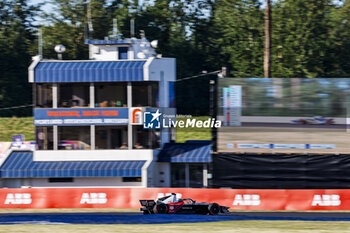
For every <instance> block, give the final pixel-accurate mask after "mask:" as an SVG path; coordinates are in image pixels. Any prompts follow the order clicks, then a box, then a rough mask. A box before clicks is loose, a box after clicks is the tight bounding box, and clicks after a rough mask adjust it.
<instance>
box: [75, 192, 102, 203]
mask: <svg viewBox="0 0 350 233" xmlns="http://www.w3.org/2000/svg"><path fill="white" fill-rule="evenodd" d="M105 203H107V194H106V193H83V195H82V196H81V199H80V204H105Z"/></svg>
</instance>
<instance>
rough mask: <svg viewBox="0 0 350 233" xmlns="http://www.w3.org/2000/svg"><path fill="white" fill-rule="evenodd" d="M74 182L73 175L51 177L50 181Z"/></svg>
mask: <svg viewBox="0 0 350 233" xmlns="http://www.w3.org/2000/svg"><path fill="white" fill-rule="evenodd" d="M68 182H74V179H73V177H63V178H49V183H68Z"/></svg>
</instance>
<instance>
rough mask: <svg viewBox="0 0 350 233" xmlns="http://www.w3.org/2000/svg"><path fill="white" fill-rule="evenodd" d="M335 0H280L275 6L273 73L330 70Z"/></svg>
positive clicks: (316, 73) (312, 73)
mask: <svg viewBox="0 0 350 233" xmlns="http://www.w3.org/2000/svg"><path fill="white" fill-rule="evenodd" d="M331 9H332V3H331V0H309V1H303V0H280V1H278V2H276V3H275V4H274V5H273V9H272V18H273V24H272V44H273V47H272V77H307V78H312V77H322V76H325V74H326V73H327V66H329V65H330V63H328V62H326V61H327V53H328V51H327V49H328V48H329V45H330V41H331V38H330V37H329V36H330V33H329V31H330V30H329V29H330V17H329V15H330V11H331Z"/></svg>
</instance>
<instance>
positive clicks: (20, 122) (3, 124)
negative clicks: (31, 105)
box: [0, 117, 34, 142]
mask: <svg viewBox="0 0 350 233" xmlns="http://www.w3.org/2000/svg"><path fill="white" fill-rule="evenodd" d="M18 134H24V136H25V140H26V141H34V125H33V117H19V118H17V117H11V118H10V117H1V118H0V141H2V142H11V141H12V136H13V135H18Z"/></svg>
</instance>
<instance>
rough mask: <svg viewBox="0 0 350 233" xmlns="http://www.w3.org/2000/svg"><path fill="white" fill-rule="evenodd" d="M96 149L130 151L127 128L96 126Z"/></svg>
mask: <svg viewBox="0 0 350 233" xmlns="http://www.w3.org/2000/svg"><path fill="white" fill-rule="evenodd" d="M95 132H96V137H95V141H96V145H95V146H96V149H128V144H127V143H128V127H127V126H96V128H95Z"/></svg>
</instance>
